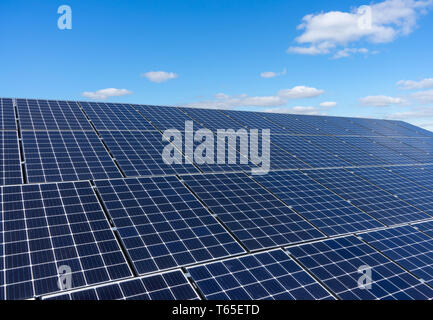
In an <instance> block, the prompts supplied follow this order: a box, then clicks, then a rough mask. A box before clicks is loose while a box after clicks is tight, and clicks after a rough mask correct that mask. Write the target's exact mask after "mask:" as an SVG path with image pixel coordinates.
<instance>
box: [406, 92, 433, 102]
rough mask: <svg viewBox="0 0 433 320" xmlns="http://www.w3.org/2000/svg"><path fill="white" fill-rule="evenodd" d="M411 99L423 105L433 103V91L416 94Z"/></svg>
mask: <svg viewBox="0 0 433 320" xmlns="http://www.w3.org/2000/svg"><path fill="white" fill-rule="evenodd" d="M411 97H412V98H414V99H415V100H417V101H418V102H421V103H425V104H427V103H433V90H427V91H420V92H416V93H413V94H412V95H411Z"/></svg>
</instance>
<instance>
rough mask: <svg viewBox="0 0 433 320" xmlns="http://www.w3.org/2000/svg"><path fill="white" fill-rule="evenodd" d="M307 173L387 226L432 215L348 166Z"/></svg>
mask: <svg viewBox="0 0 433 320" xmlns="http://www.w3.org/2000/svg"><path fill="white" fill-rule="evenodd" d="M308 176H309V177H311V178H313V179H314V180H316V181H317V182H319V183H320V184H322V185H324V186H325V187H327V188H328V189H330V190H332V191H333V192H335V193H336V194H338V195H339V196H341V197H343V198H344V199H346V200H349V201H350V202H351V203H352V204H353V205H355V206H356V207H358V208H359V209H361V210H362V211H364V212H365V213H367V214H369V215H371V216H373V217H374V218H376V219H377V220H379V221H380V222H382V223H384V224H386V225H388V226H389V225H395V224H400V223H408V222H413V221H417V220H422V219H428V218H429V216H428V215H427V214H425V213H424V212H422V211H420V210H419V209H417V208H415V207H413V206H411V205H410V204H408V203H407V202H405V201H403V200H401V199H399V198H396V197H395V196H394V195H392V194H390V193H389V192H386V191H384V190H382V189H380V188H378V187H377V186H375V185H374V184H371V183H369V182H368V181H366V180H365V179H362V178H361V177H359V176H357V175H356V174H354V173H352V172H349V171H347V170H346V169H327V170H309V171H308Z"/></svg>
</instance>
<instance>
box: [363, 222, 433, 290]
mask: <svg viewBox="0 0 433 320" xmlns="http://www.w3.org/2000/svg"><path fill="white" fill-rule="evenodd" d="M362 238H363V239H365V241H367V242H368V243H369V244H370V245H372V246H373V247H375V248H376V249H377V250H380V252H382V253H383V254H384V255H386V256H387V257H389V258H390V259H392V260H393V261H395V262H396V263H398V264H399V265H401V266H402V267H403V268H405V269H406V270H408V271H410V272H411V273H412V274H414V275H415V276H416V277H418V278H419V279H421V280H424V281H425V282H426V283H427V284H429V285H431V284H433V238H431V237H429V236H427V235H425V234H423V233H421V232H419V231H417V230H416V229H414V228H413V227H411V226H402V227H398V228H390V229H386V230H380V231H375V232H370V233H367V234H363V235H362Z"/></svg>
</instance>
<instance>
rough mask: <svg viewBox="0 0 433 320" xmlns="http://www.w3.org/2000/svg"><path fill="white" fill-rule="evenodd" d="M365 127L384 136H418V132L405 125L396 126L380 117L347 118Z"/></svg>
mask: <svg viewBox="0 0 433 320" xmlns="http://www.w3.org/2000/svg"><path fill="white" fill-rule="evenodd" d="M347 120H349V121H352V122H354V123H357V124H359V125H361V126H363V127H366V128H368V129H371V130H372V131H373V132H375V133H376V134H375V135H384V136H409V137H410V136H416V135H417V134H416V133H415V132H413V131H412V130H409V129H407V128H405V127H400V126H395V125H393V124H392V123H391V122H389V121H386V120H378V119H362V118H347Z"/></svg>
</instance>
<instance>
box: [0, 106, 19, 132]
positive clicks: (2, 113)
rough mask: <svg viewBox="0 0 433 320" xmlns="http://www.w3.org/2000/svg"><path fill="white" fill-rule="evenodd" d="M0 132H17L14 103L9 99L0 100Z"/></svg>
mask: <svg viewBox="0 0 433 320" xmlns="http://www.w3.org/2000/svg"><path fill="white" fill-rule="evenodd" d="M0 130H17V121H16V119H15V108H14V103H13V100H12V99H10V98H0Z"/></svg>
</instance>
